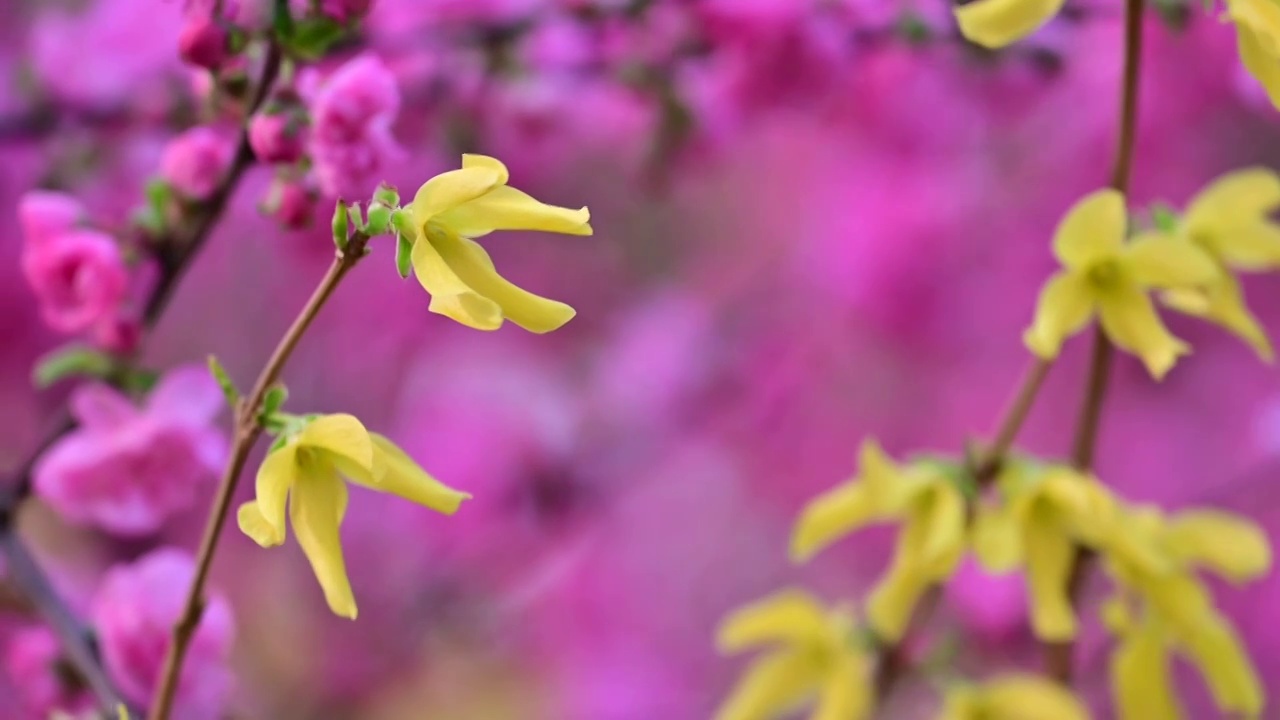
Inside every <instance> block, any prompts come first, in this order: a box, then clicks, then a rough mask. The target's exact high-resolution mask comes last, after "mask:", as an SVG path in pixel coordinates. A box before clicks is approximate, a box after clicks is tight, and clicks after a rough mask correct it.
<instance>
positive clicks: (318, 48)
mask: <svg viewBox="0 0 1280 720" xmlns="http://www.w3.org/2000/svg"><path fill="white" fill-rule="evenodd" d="M346 34H347V28H346V26H345V25H343V24H342V23H340V22H338V21H336V20H334V19H333V18H330V17H326V16H323V15H317V16H314V17H309V18H305V19H303V20H302V21H301V22H298V23H295V24H294V26H293V33H292V34H291V35H290V36H289V39H288V43H287V44H288V47H289V50H290V51H291V52H292V53H293V54H294V55H295V56H297V57H300V58H302V59H304V60H317V59H319V58H321V57H324V54H325V53H327V52H328V51H329V48H331V47H333V45H334V44H335V43H337V42H338V41H339V40H341V39H342V37H343V36H344V35H346Z"/></svg>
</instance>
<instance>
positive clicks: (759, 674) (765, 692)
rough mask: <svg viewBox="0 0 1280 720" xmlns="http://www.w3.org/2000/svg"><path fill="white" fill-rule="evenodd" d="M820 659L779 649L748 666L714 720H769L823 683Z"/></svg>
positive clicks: (788, 708) (804, 652)
mask: <svg viewBox="0 0 1280 720" xmlns="http://www.w3.org/2000/svg"><path fill="white" fill-rule="evenodd" d="M821 660H822V658H820V657H818V656H817V655H815V654H814V653H813V652H811V651H810V650H809V649H808V648H802V649H797V650H780V651H778V652H774V653H770V654H768V655H766V656H765V657H763V658H760V659H759V660H756V661H755V662H754V663H752V664H751V667H750V668H748V669H747V672H746V673H745V674H744V675H743V677H742V679H740V680H739V681H738V684H737V686H736V687H735V688H734V690H733V692H732V693H730V695H729V697H728V699H726V700H725V701H724V703H723V704H722V705H721V706H720V708H719V709H718V710H717V711H716V714H715V720H772V719H773V718H775V717H777V716H779V715H781V714H783V713H784V712H786V711H788V710H790V709H792V708H795V707H797V706H799V705H800V703H802V702H804V701H805V700H806V699H807V698H808V697H809V696H811V695H812V694H813V693H814V692H815V690H816V689H817V687H818V685H819V683H821V682H822V679H823V678H822V675H823V667H822V663H821Z"/></svg>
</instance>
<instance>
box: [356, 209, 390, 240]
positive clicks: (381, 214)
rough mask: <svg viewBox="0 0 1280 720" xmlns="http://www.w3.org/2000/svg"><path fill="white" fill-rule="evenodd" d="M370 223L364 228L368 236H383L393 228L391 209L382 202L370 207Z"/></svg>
mask: <svg viewBox="0 0 1280 720" xmlns="http://www.w3.org/2000/svg"><path fill="white" fill-rule="evenodd" d="M367 217H368V221H367V222H366V223H365V226H364V228H362V229H363V230H364V232H365V234H366V235H370V236H374V235H382V234H383V233H385V232H386V231H387V229H388V228H389V227H390V226H391V208H389V207H387V206H386V205H383V204H382V203H380V202H375V203H373V204H372V205H370V206H369V212H368V215H367Z"/></svg>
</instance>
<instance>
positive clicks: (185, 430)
mask: <svg viewBox="0 0 1280 720" xmlns="http://www.w3.org/2000/svg"><path fill="white" fill-rule="evenodd" d="M223 402H224V401H223V398H222V394H221V391H220V389H219V388H218V386H217V383H215V382H214V380H213V378H211V377H210V376H209V374H208V372H207V371H206V370H204V368H201V367H197V366H190V367H184V368H179V369H176V370H173V371H171V372H170V373H169V374H168V375H167V376H165V377H164V378H163V379H162V380H161V381H160V383H159V384H158V385H157V386H156V388H155V389H154V390H153V391H152V393H151V395H150V397H149V398H148V399H147V402H146V405H145V406H143V407H138V406H136V405H134V404H133V403H132V402H131V401H130V400H129V398H127V397H125V396H124V395H122V394H121V393H120V392H118V391H116V390H114V389H112V388H110V387H108V386H106V385H101V384H90V385H86V386H83V387H80V388H78V389H77V390H76V391H75V393H74V394H73V395H72V397H71V410H72V413H73V414H74V415H75V418H76V420H77V421H79V423H80V427H79V428H77V429H76V430H75V431H73V432H71V433H69V434H68V435H66V436H65V437H64V438H63V439H62V440H61V441H59V442H58V443H57V444H56V445H54V446H53V447H52V448H50V449H49V451H48V452H46V453H45V454H44V455H43V456H42V457H41V458H40V459H39V461H38V462H37V463H36V466H35V470H34V473H33V474H34V478H33V479H34V483H35V489H36V492H37V493H39V495H40V496H41V497H43V498H44V499H45V501H46V502H48V503H49V504H50V505H52V506H53V507H54V509H55V510H57V511H58V512H59V513H61V514H62V515H63V516H64V517H66V518H67V519H69V520H71V521H73V522H78V523H86V524H92V525H96V526H97V527H100V528H102V529H104V530H107V531H108V532H112V533H117V534H121V535H143V534H147V533H152V532H155V531H157V530H159V529H160V527H161V525H162V524H163V523H164V522H165V520H167V519H168V518H169V517H170V516H172V515H173V514H174V513H176V512H178V511H181V510H184V509H186V508H188V507H190V506H191V504H192V502H193V501H194V500H195V498H196V495H197V493H198V491H199V490H200V489H201V488H202V487H203V486H204V485H206V484H207V483H208V482H209V481H210V480H212V479H213V477H214V476H215V474H216V473H217V472H218V470H219V469H220V467H221V465H222V462H223V459H224V457H225V455H226V439H225V437H224V436H223V434H222V433H221V432H220V431H219V430H218V429H216V428H215V427H213V425H212V421H213V419H214V417H215V416H216V415H217V414H218V411H219V410H220V409H221V406H222V404H223Z"/></svg>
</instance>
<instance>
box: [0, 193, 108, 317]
mask: <svg viewBox="0 0 1280 720" xmlns="http://www.w3.org/2000/svg"><path fill="white" fill-rule="evenodd" d="M83 214H84V213H83V209H82V208H81V207H80V205H79V203H77V202H76V201H75V200H74V199H72V198H70V197H68V196H66V195H62V194H59V193H50V192H41V191H37V192H31V193H27V194H26V195H25V196H24V197H23V198H22V201H21V202H20V203H19V207H18V221H19V224H20V225H21V226H22V235H23V247H22V260H21V264H22V272H23V274H24V275H25V276H26V278H27V283H28V284H29V285H30V286H31V289H32V290H33V291H34V292H35V295H36V298H37V299H39V301H40V311H41V314H42V315H43V317H44V319H45V322H47V323H48V324H49V325H50V326H51V327H53V328H54V329H56V330H59V331H62V332H68V333H74V332H81V331H83V330H87V329H89V328H90V327H93V326H94V325H96V324H99V323H102V322H104V321H108V320H110V319H111V318H112V317H113V316H114V315H115V313H116V311H117V310H118V308H119V307H120V303H121V302H122V301H123V300H124V298H125V294H126V291H127V289H128V283H129V273H128V270H127V269H126V268H125V265H124V258H123V257H122V256H121V254H120V248H119V246H118V245H117V244H116V242H115V241H114V240H113V239H112V238H111V237H110V236H108V235H105V234H103V233H100V232H97V231H95V230H91V229H88V228H79V227H76V223H77V222H78V220H79V219H80V217H82V216H83Z"/></svg>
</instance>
